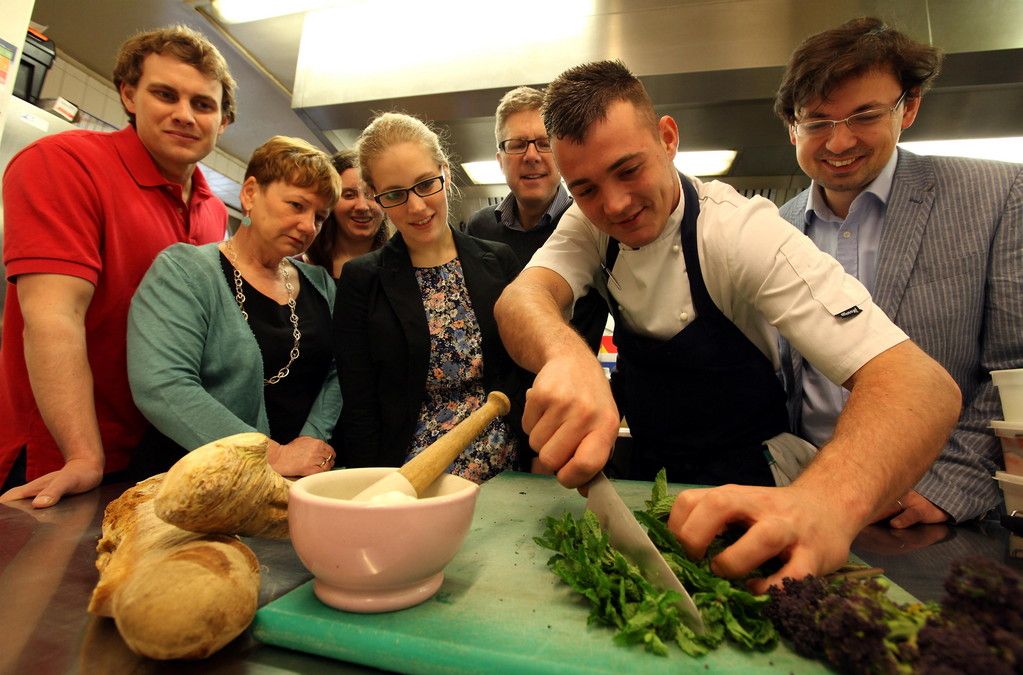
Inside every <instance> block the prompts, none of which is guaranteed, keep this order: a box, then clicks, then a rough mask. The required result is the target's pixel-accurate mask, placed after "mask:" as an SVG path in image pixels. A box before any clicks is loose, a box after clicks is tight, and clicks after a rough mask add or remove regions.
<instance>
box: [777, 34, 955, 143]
mask: <svg viewBox="0 0 1023 675" xmlns="http://www.w3.org/2000/svg"><path fill="white" fill-rule="evenodd" d="M941 61H942V54H941V52H940V51H939V50H938V49H937V48H935V47H932V46H930V45H926V44H923V43H920V42H916V41H914V40H912V39H911V38H910V37H909V36H907V35H906V34H904V33H900V32H899V31H897V30H895V29H894V28H892V27H891V26H888V25H887V24H885V22H884V21H881V20H880V19H876V18H874V17H869V16H866V17H861V18H859V19H853V20H851V21H847V22H846V23H844V24H842V25H841V26H839V27H838V28H832V29H831V30H826V31H824V32H822V33H817V34H816V35H811V36H810V37H808V38H807V39H806V40H805V41H803V44H801V45H799V47H797V48H796V50H795V51H794V52H792V56H791V57H790V58H789V64H788V67H787V68H786V69H785V75H784V76H783V77H782V81H781V86H780V87H778V94H777V95H776V96H775V99H774V112H775V114H776V115H778V117H780V118H781V120H782V121H783V122H785V124H792V123H793V122H794V121H795V120H796V111H797V110H799V109H800V108H803V107H804V106H806V105H807V104H809V103H810V102H812V101H819V100H823V99H826V98H827V97H828V94H829V93H831V91H833V90H834V89H835V87H837V86H838V85H839V84H840V83H841V82H843V81H845V80H847V79H848V78H850V77H857V76H859V75H862V74H863V73H866V72H868V71H871V70H890V71H891V72H892V74H893V75H894V76H895V78H896V79H897V80H898V81H899V84H900V86H901V87H902V90H903V91H908V92H909V94H908V95H907V96H908V97H909V98H914V97H917V96H921V95H922V94H923V93H924V92H926V91H927V90H928V89H929V88H930V86H931V83H932V82H933V81H934V78H935V77H937V76H938V73H939V72H941Z"/></svg>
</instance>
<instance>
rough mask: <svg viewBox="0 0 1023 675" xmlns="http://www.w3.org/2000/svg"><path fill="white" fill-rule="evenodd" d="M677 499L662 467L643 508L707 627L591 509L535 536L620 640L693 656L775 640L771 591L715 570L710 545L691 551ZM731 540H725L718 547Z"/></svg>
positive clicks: (550, 523) (596, 618)
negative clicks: (671, 518)
mask: <svg viewBox="0 0 1023 675" xmlns="http://www.w3.org/2000/svg"><path fill="white" fill-rule="evenodd" d="M674 501H675V498H674V496H673V495H669V494H668V489H667V480H666V478H665V474H664V471H663V470H661V472H660V473H658V475H657V479H656V480H655V481H654V486H653V490H652V492H651V497H650V500H649V501H647V502H646V507H647V508H646V510H645V511H636V512H635V514H636V517H637V519H638V520H639V522H640V523H641V524H643V525H644V526H646V528H647V529H648V530H649V532H650V538H651V540H652V541H653V542H654V544H656V545H657V548H658V549H660V550H661V552H662V554H663V555H664V557H665V559H666V560H667V561H668V565H669V566H670V567H671V569H672V571H674V572H675V574H676V575H677V576H678V578H679V579H680V580H681V581H682V584H683V585H684V586H685V587H686V589H687V590H688V591H689V592H690V594H692V596H693V600H694V601H695V602H696V606H697V608H699V610H700V614H701V615H702V617H703V622H704V625H705V626H706V628H707V631H706V633H705V634H704V635H697V634H696V633H694V632H693V631H692V630H691V629H690V628H689V627H688V626H686V625H685V624H684V623H683V622H682V616H681V612H680V610H679V609H678V608H677V607H675V605H674V603H675V602H676V601H677V600H679V595H678V593H676V592H674V591H662V590H660V589H657V588H655V587H654V586H653V585H651V584H650V582H648V581H647V580H646V579H644V578H643V575H642V574H640V571H639V569H638V568H637V567H636V566H635V565H633V564H632V563H631V562H629V561H628V560H627V559H626V558H625V557H624V556H623V555H622V554H621V553H619V552H618V551H616V550H615V549H614V548H613V547H611V546H610V545H609V544H608V537H607V535H606V534H604V532H602V531H601V529H600V524H599V523H598V522H597V518H596V516H594V515H593V514H592V513H590V512H589V511H587V512H585V513H583V515H582V516H581V517H580V518H575V517H574V516H572V514H570V513H565V514H563V515H562V516H561V517H560V518H554V517H548V518H546V519H545V520H544V523H545V528H544V531H543V533H542V534H541V536H539V537H536V538H535V541H536V543H537V544H539V545H540V546H543V547H544V548H548V549H550V550H552V551H554V552H555V554H554V555H553V556H551V558H550V560H548V561H547V566H548V567H550V568H551V570H552V571H553V572H554V573H555V574H557V575H558V576H559V577H560V578H561V579H562V580H563V581H564V582H565V583H566V584H568V585H569V586H570V587H571V588H572V589H573V590H574V591H576V592H577V593H579V594H581V595H583V596H584V597H585V598H586V599H587V600H588V601H589V602H590V606H591V610H590V616H589V623H590V624H600V625H604V626H609V627H611V628H614V629H615V630H616V633H615V637H614V641H615V642H616V643H617V644H620V645H638V644H641V645H643V647H644V648H645V649H646V650H647V651H650V652H653V653H654V654H658V655H661V656H667V655H668V653H669V649H668V645H669V644H670V643H672V642H674V643H675V644H677V645H678V647H679V648H680V649H682V651H684V652H685V653H687V654H689V655H691V656H700V655H702V654H706V653H707V652H708V651H710V650H711V649H714V648H716V647H717V646H718V645H719V644H721V643H722V642H723V641H724V640H725V639H729V640H731V641H733V642H735V643H736V644H738V645H740V646H741V647H743V648H746V649H754V650H759V651H767V650H769V649H771V648H773V647H774V645H775V644H776V643H777V640H778V634H777V633H776V632H775V630H774V626H773V625H772V624H771V622H770V621H769V620H768V619H766V618H764V616H763V607H764V605H766V604H767V602H768V601H769V600H768V596H766V595H753V594H751V593H749V592H748V591H746V590H745V588H744V587H742V586H741V585H740V584H741V582H732V581H728V580H727V579H722V578H720V577H718V576H716V575H714V574H713V573H712V572H711V571H710V568H709V559H710V557H711V554H710V553H709V554H708V556H707V558H706V559H704V560H702V561H692V560H689V558H687V557H686V555H685V552H684V551H683V550H682V547H681V545H680V544H679V543H678V540H676V539H675V536H674V535H673V534H671V532H670V531H669V530H668V527H667V524H666V521H667V517H668V514H669V513H670V512H671V505H672V503H673V502H674ZM723 545H724V544H723V543H718V544H717V547H716V548H717V550H720V548H721V547H722V546H723ZM713 550H715V548H714V547H712V551H713Z"/></svg>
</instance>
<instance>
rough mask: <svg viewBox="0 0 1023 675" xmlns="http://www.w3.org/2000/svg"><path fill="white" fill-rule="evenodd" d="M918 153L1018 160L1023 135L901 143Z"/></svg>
mask: <svg viewBox="0 0 1023 675" xmlns="http://www.w3.org/2000/svg"><path fill="white" fill-rule="evenodd" d="M899 147H900V148H905V149H906V150H909V151H910V152H915V153H916V154H918V155H942V156H946V157H973V158H975V159H995V160H1000V161H1002V162H1018V161H1019V158H1020V157H1021V156H1023V136H1010V137H1007V138H957V139H953V140H947V141H908V142H906V143H899Z"/></svg>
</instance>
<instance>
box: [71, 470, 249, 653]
mask: <svg viewBox="0 0 1023 675" xmlns="http://www.w3.org/2000/svg"><path fill="white" fill-rule="evenodd" d="M165 475H166V474H161V475H159V476H154V477H153V478H150V479H148V480H146V481H143V482H142V483H139V484H138V485H136V486H134V487H132V488H129V489H128V490H127V491H125V492H124V494H122V495H121V496H120V497H118V498H117V499H116V500H114V501H113V502H111V503H110V504H109V505H108V506H107V509H106V512H105V513H104V517H103V537H102V538H101V539H100V542H99V545H98V546H97V552H98V553H99V556H98V558H97V560H96V567H97V568H99V571H100V579H99V583H97V584H96V588H95V589H94V590H93V593H92V599H91V601H90V603H89V612H91V613H93V614H96V615H99V616H108V617H112V618H113V619H114V621H115V622H116V623H117V628H118V631H119V632H120V633H121V636H122V637H123V638H124V641H125V643H127V645H128V646H129V647H130V648H131V649H132V651H134V652H136V653H138V654H141V655H143V656H148V657H150V658H154V659H179V658H204V657H206V656H209V655H210V654H212V653H213V652H215V651H217V650H218V649H220V648H221V647H223V646H224V645H225V644H227V643H228V642H230V641H231V640H232V639H234V638H235V637H236V636H237V635H239V634H240V633H241V632H242V631H243V630H245V628H246V627H247V626H248V625H249V624H250V623H251V622H252V617H253V616H254V615H255V613H256V604H257V600H258V597H259V563H258V561H257V560H256V556H255V555H254V554H253V553H252V551H251V550H250V549H249V548H248V547H247V546H245V545H244V544H243V543H242V542H241V541H239V540H238V538H237V537H232V536H225V535H216V534H214V535H210V534H196V533H194V532H187V531H185V530H182V529H180V528H178V527H175V526H174V525H171V524H169V523H166V522H164V521H163V520H161V519H160V518H158V517H157V516H156V514H155V513H154V509H153V505H154V501H153V499H154V496H155V494H156V492H157V491H158V490H159V488H160V487H161V485H162V484H163V483H164V477H165Z"/></svg>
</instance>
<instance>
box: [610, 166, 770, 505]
mask: <svg viewBox="0 0 1023 675" xmlns="http://www.w3.org/2000/svg"><path fill="white" fill-rule="evenodd" d="M681 179H682V190H683V194H684V195H685V207H684V213H683V217H682V226H681V239H682V254H683V257H684V260H685V264H686V275H687V276H688V277H689V287H690V292H691V294H692V298H693V305H694V307H695V308H696V314H697V316H696V319H694V320H693V321H692V322H691V323H690V324H689V325H688V326H686V327H685V328H683V329H682V330H681V331H679V332H678V333H677V334H676V335H675V336H674V337H672V338H671V339H669V340H657V339H654V338H650V337H645V336H642V335H639V334H637V333H635V332H633V331H632V330H630V329H629V328H628V327H627V326H626V325H625V322H624V321H623V320H622V318H621V316H620V313H619V311H618V305H617V303H616V302H614V301H612V302H609V303H608V304H609V305H610V308H611V313H612V315H613V316H614V319H615V334H614V341H615V345H617V347H618V360H617V365H616V370H615V373H614V374H613V375H612V378H611V388H612V391H613V393H614V396H615V401H616V403H617V404H618V408H619V411H620V412H621V413H622V414H623V415H624V416H625V417H626V419H627V421H628V424H629V429H630V430H631V433H632V457H631V461H630V463H629V468H628V470H627V477H629V478H632V479H635V480H652V479H653V478H654V476H655V475H656V473H657V471H658V470H659V469H661V468H662V467H664V468H665V469H667V475H668V480H669V481H672V482H679V483H691V484H698V485H721V484H724V483H740V484H743V485H774V479H773V478H772V476H771V471H770V468H769V465H768V462H767V457H766V455H765V452H766V446H764V445H763V442H764V441H765V440H767V439H768V438H771V437H772V436H776V435H777V434H780V433H782V432H783V431H787V430H788V413H787V411H786V408H785V391H784V389H783V387H782V384H781V381H780V380H779V379H778V377H777V376H776V374H775V370H774V367H773V366H772V364H771V362H770V360H769V359H768V358H767V357H766V356H764V354H763V353H762V352H761V351H760V350H759V349H757V347H756V346H755V345H754V344H753V343H752V342H750V341H749V339H748V338H747V337H746V336H745V335H743V333H742V331H740V330H739V329H738V328H737V327H736V326H735V324H733V323H732V322H731V321H730V320H729V319H728V318H727V317H725V315H724V314H722V313H721V311H720V310H719V309H718V308H717V306H716V305H715V304H714V302H713V300H711V297H710V294H709V293H708V292H707V286H706V284H705V283H704V281H703V274H702V273H701V271H700V259H699V255H698V253H697V244H696V241H697V237H696V221H697V219H698V217H699V215H700V203H699V195H698V194H697V193H696V189H695V188H694V187H693V186H692V184H691V183H690V182H689V181H688V180H687V179H686V178H685V176H682V177H681ZM617 257H618V242H617V241H615V240H614V239H612V240H611V241H610V242H609V243H608V249H607V254H606V256H605V260H604V269H605V271H611V270H613V269H614V263H615V260H616V259H617Z"/></svg>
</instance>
